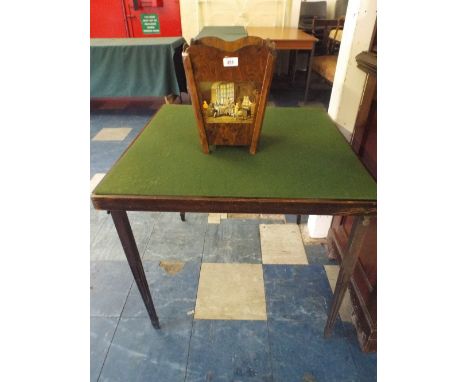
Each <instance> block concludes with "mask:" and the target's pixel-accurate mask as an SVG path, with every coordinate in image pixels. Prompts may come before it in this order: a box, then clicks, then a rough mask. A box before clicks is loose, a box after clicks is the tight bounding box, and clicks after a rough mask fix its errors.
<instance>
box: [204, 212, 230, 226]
mask: <svg viewBox="0 0 468 382" xmlns="http://www.w3.org/2000/svg"><path fill="white" fill-rule="evenodd" d="M221 219H227V214H222V213H219V214H218V213H211V214H208V224H219V223H221Z"/></svg>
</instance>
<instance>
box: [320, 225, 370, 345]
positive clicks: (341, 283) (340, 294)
mask: <svg viewBox="0 0 468 382" xmlns="http://www.w3.org/2000/svg"><path fill="white" fill-rule="evenodd" d="M369 223H370V217H369V216H357V217H356V218H355V219H354V221H353V227H352V228H351V234H350V237H349V242H348V248H347V250H346V252H345V253H344V254H342V260H341V267H340V273H339V274H338V279H337V281H336V286H335V293H334V294H333V302H332V305H331V307H330V311H329V313H328V320H327V324H326V325H325V331H324V334H325V337H329V336H330V335H331V333H332V330H333V326H334V324H335V321H336V317H337V316H338V312H339V310H340V307H341V303H342V302H343V298H344V295H345V293H346V290H347V289H348V284H349V281H350V280H351V277H352V275H353V273H354V269H355V267H356V263H357V260H358V257H359V253H360V251H361V248H362V245H363V244H364V236H365V232H366V226H368V225H369Z"/></svg>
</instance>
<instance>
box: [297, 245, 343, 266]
mask: <svg viewBox="0 0 468 382" xmlns="http://www.w3.org/2000/svg"><path fill="white" fill-rule="evenodd" d="M304 248H305V251H306V255H307V260H308V261H309V264H322V265H338V262H337V261H336V260H333V259H329V258H328V256H327V247H326V246H325V245H324V244H316V245H305V246H304Z"/></svg>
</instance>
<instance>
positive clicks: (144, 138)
mask: <svg viewBox="0 0 468 382" xmlns="http://www.w3.org/2000/svg"><path fill="white" fill-rule="evenodd" d="M91 198H92V201H93V204H94V207H95V208H97V209H105V210H108V211H110V213H111V216H112V219H113V221H114V224H115V227H116V230H117V233H118V235H119V238H120V241H121V243H122V247H123V249H124V253H125V255H126V257H127V260H128V263H129V265H130V269H131V270H132V273H133V276H134V278H135V281H136V284H137V286H138V289H139V291H140V294H141V296H142V299H143V302H144V304H145V306H146V309H147V312H148V315H149V317H150V319H151V322H152V324H153V326H154V327H155V328H160V324H159V318H158V316H157V314H156V309H155V307H154V304H153V300H152V297H151V293H150V290H149V287H148V283H147V280H146V276H145V272H144V269H143V265H142V262H141V257H140V255H139V253H138V248H137V245H136V242H135V238H134V236H133V233H132V229H131V226H130V222H129V219H128V216H127V211H129V210H136V211H179V212H181V218H182V220H184V217H185V214H184V212H186V211H188V212H192V211H193V212H241V213H269V214H274V213H288V214H317V215H356V216H357V218H356V219H353V227H352V228H351V233H350V235H349V237H350V238H349V240H350V241H349V244H348V246H347V247H346V248H344V249H343V251H342V250H340V249H339V251H340V252H344V253H345V254H343V255H342V259H343V261H342V263H341V267H340V273H339V275H338V281H337V285H336V288H335V292H334V296H333V302H332V304H331V307H330V313H329V315H328V320H327V324H326V326H325V332H324V333H325V335H326V336H329V335H330V334H331V330H332V328H333V325H334V323H335V321H336V317H337V315H338V311H339V308H340V306H341V303H342V301H343V297H344V294H345V291H346V289H347V287H348V284H349V281H350V279H351V276H352V274H353V273H354V269H355V267H356V263H357V258H358V254H359V249H360V247H361V246H362V245H363V242H364V240H365V232H366V226H367V225H368V224H369V221H370V220H369V219H370V216H373V215H376V213H377V200H376V198H377V189H376V183H375V181H374V180H373V178H372V177H371V176H370V175H369V173H368V172H367V171H366V169H365V168H364V166H363V165H362V164H361V162H360V161H359V159H358V158H357V156H356V155H355V154H354V152H353V151H352V149H351V147H350V146H349V144H348V143H347V142H346V140H345V139H344V138H343V136H342V135H341V133H340V132H339V131H338V130H337V128H336V127H335V126H334V124H333V122H332V121H331V120H330V118H329V116H328V115H327V113H326V112H325V111H323V110H322V109H318V108H306V107H304V108H286V107H270V108H267V109H266V113H265V119H264V123H263V129H262V134H261V138H260V146H259V150H258V151H257V154H256V155H251V154H250V153H249V151H248V147H216V148H215V149H214V150H213V151H212V152H211V153H210V154H209V155H207V154H204V153H203V152H202V151H201V146H200V143H199V140H198V132H197V126H196V122H195V117H194V112H193V109H192V106H189V105H165V106H163V107H162V108H161V109H160V110H159V112H158V113H157V114H156V116H155V117H154V118H153V119H152V120H151V121H150V122H149V123H148V124H147V126H146V127H145V129H144V130H143V131H142V132H141V134H140V135H139V136H138V137H137V138H136V139H135V141H134V142H133V143H132V145H131V146H130V147H129V148H128V149H127V151H126V152H125V153H124V154H123V155H122V157H121V158H120V159H119V160H118V161H117V163H116V164H115V165H114V166H113V167H112V169H111V170H110V171H109V172H108V173H107V175H106V176H105V177H104V178H103V180H102V181H101V182H100V183H99V185H98V186H97V187H96V189H95V190H94V192H93V194H92V197H91Z"/></svg>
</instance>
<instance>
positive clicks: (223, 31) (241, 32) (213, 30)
mask: <svg viewBox="0 0 468 382" xmlns="http://www.w3.org/2000/svg"><path fill="white" fill-rule="evenodd" d="M202 37H218V38H220V39H223V40H225V41H233V40H237V39H239V38H242V37H247V31H246V30H245V28H244V27H241V26H229V27H203V29H202V30H201V31H200V33H198V35H197V37H195V38H196V39H200V38H202Z"/></svg>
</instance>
